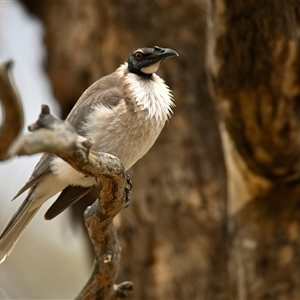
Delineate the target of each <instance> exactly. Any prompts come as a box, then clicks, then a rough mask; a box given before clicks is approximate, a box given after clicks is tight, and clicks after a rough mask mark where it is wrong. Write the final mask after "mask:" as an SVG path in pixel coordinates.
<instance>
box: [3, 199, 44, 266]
mask: <svg viewBox="0 0 300 300" xmlns="http://www.w3.org/2000/svg"><path fill="white" fill-rule="evenodd" d="M30 196H31V195H30V193H29V195H28V196H27V197H26V199H25V200H24V202H23V203H22V204H21V206H20V207H19V209H18V210H17V211H16V212H15V214H14V215H13V216H12V217H11V218H10V220H9V221H8V223H7V224H6V226H5V228H4V229H3V231H2V232H1V233H0V263H2V262H3V261H4V260H5V259H6V257H7V256H8V255H9V254H10V253H11V251H12V250H13V248H14V246H15V244H16V243H17V241H18V239H19V238H20V236H21V234H22V232H23V230H24V229H25V227H26V226H27V224H28V223H29V222H30V220H31V219H32V218H33V216H34V215H35V214H36V213H37V211H38V210H39V208H40V206H39V207H35V208H34V209H30V203H31V201H30Z"/></svg>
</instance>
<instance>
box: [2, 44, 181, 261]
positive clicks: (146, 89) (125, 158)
mask: <svg viewBox="0 0 300 300" xmlns="http://www.w3.org/2000/svg"><path fill="white" fill-rule="evenodd" d="M176 56H179V55H178V53H177V52H176V51H175V50H173V49H170V48H162V47H158V46H154V47H150V48H147V47H142V48H136V49H133V50H132V51H131V52H130V53H129V55H128V58H127V61H125V62H124V63H123V64H121V65H120V66H119V67H118V68H117V69H116V71H114V72H113V73H111V74H109V75H106V76H104V77H102V78H100V79H99V80H97V81H96V82H95V83H93V84H92V85H91V86H90V87H88V88H87V89H86V90H85V91H84V92H83V94H82V95H81V97H80V98H79V99H78V101H77V102H76V104H75V105H74V107H73V108H72V110H71V111H70V113H69V115H68V116H67V118H66V121H67V122H69V123H70V124H72V125H73V126H74V127H75V129H76V130H77V133H78V134H79V135H80V136H82V137H84V138H87V139H92V140H93V141H94V144H93V145H92V147H91V149H92V150H94V151H99V152H100V151H101V152H106V153H109V154H111V155H114V156H116V157H117V158H119V159H120V161H121V162H122V164H123V166H124V168H125V170H126V171H127V170H128V169H130V168H131V167H132V166H133V165H134V164H135V163H136V162H137V161H138V160H139V159H140V158H142V157H143V156H144V155H145V154H146V153H147V152H148V150H149V149H150V148H151V147H152V146H153V144H154V142H155V141H156V139H157V138H158V136H159V134H160V133H161V131H162V129H163V127H164V125H165V123H166V121H167V120H169V119H170V117H171V115H172V113H173V112H172V108H173V107H174V106H175V104H174V99H173V94H172V91H171V89H170V88H169V87H168V86H167V85H166V83H165V81H164V80H163V79H162V78H161V77H159V76H158V75H157V74H156V72H157V70H158V69H159V67H160V66H161V63H162V62H163V61H164V60H165V59H167V58H170V57H176ZM98 185H99V183H98V182H97V180H96V179H95V178H93V177H88V176H85V175H84V174H82V173H80V172H78V171H76V170H75V169H74V168H73V167H71V166H70V165H69V164H68V163H67V162H65V161H64V160H62V159H61V158H59V157H57V156H55V155H52V154H47V153H44V154H42V156H41V159H40V161H39V162H38V163H37V165H36V166H35V168H34V170H33V173H32V175H31V177H30V178H29V180H28V181H27V183H26V184H25V185H24V186H23V187H22V188H21V189H20V191H19V192H18V193H17V194H16V196H15V197H14V199H15V198H17V197H19V196H20V195H21V194H23V193H24V192H25V191H27V190H28V194H27V196H26V198H25V200H24V201H23V202H22V204H21V205H20V207H19V208H18V210H17V211H16V212H15V213H14V215H13V216H12V217H11V218H10V219H9V221H8V223H7V224H6V226H5V227H4V229H3V230H2V232H1V233H0V263H2V262H3V261H4V260H5V259H6V257H7V256H8V255H9V254H10V253H11V251H12V250H13V248H14V246H15V244H16V243H17V241H18V239H19V238H20V236H21V234H22V233H23V231H24V229H25V228H26V226H27V225H28V224H29V222H30V221H31V219H32V218H33V217H34V215H35V214H36V213H37V211H38V210H39V209H40V207H41V206H42V205H43V203H45V202H46V201H47V200H48V199H49V198H51V197H53V196H55V195H56V194H58V193H60V195H59V196H58V198H57V199H56V200H55V202H54V203H53V204H52V205H51V206H50V208H49V209H48V210H47V212H46V213H45V219H46V220H50V219H52V218H54V217H56V216H57V215H58V214H59V213H61V212H62V211H63V210H65V209H66V208H67V207H69V206H70V205H72V204H73V203H75V202H76V201H78V200H79V199H80V198H82V197H83V196H84V195H86V194H87V193H89V192H90V191H92V190H93V189H96V188H97V187H98Z"/></svg>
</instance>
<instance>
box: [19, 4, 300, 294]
mask: <svg viewBox="0 0 300 300" xmlns="http://www.w3.org/2000/svg"><path fill="white" fill-rule="evenodd" d="M24 2H25V3H26V2H27V1H25V0H24ZM32 3H33V2H32V1H28V4H27V5H28V7H29V8H30V9H31V11H32V12H34V13H35V14H36V15H38V16H39V17H40V19H41V20H42V22H43V23H44V25H45V34H46V35H45V43H46V45H47V49H48V61H47V70H48V74H49V76H50V79H51V81H52V84H53V89H54V93H55V95H56V96H57V98H58V100H59V101H60V102H61V103H62V107H63V111H64V115H66V114H67V113H68V111H69V109H70V108H71V107H72V105H73V104H74V102H75V101H76V100H77V99H78V97H79V96H80V94H81V93H82V91H83V90H84V89H85V88H86V87H87V86H88V85H89V84H91V83H92V82H93V81H95V80H96V79H98V78H99V77H101V76H103V75H106V74H108V73H110V72H113V71H114V70H115V69H116V67H117V66H118V65H119V64H120V63H121V62H123V61H124V60H125V59H126V56H127V54H128V52H129V51H130V50H131V49H132V48H135V47H140V46H153V45H159V46H164V47H170V48H173V49H175V50H176V51H178V52H179V54H180V57H179V58H178V59H176V60H175V59H174V60H169V61H167V62H166V63H165V64H164V65H163V66H162V68H161V71H160V73H159V75H161V76H162V77H163V78H164V79H165V80H166V82H167V84H168V85H169V86H170V87H171V88H172V90H173V91H174V96H175V100H176V105H177V107H176V108H175V110H174V116H173V118H172V119H171V121H170V122H169V123H168V124H167V125H166V128H165V129H164V130H163V132H162V134H161V136H160V138H159V139H158V141H157V143H156V144H155V146H154V147H153V149H152V150H151V151H150V152H149V153H148V154H147V156H146V157H145V158H143V159H142V160H141V161H140V162H139V163H138V164H136V165H135V166H134V167H133V168H132V170H130V173H131V175H132V180H133V183H134V189H133V192H132V202H131V204H130V206H129V208H127V209H126V210H124V211H122V212H121V216H120V220H119V223H118V226H119V228H118V233H119V238H120V243H121V245H122V249H123V250H122V260H121V269H120V281H121V280H122V281H123V280H131V281H133V282H134V284H135V285H134V291H133V293H132V294H131V296H130V297H131V298H130V299H159V300H160V299H178V300H179V299H180V300H181V299H297V298H300V291H299V289H300V288H299V286H300V284H299V283H300V280H299V278H300V276H299V275H300V274H299V270H300V263H299V261H300V259H299V257H300V256H299V251H300V250H299V249H300V247H299V246H300V245H299V234H300V232H299V225H300V224H299V220H300V219H299V217H300V209H299V207H300V206H299V197H300V188H299V186H298V179H297V178H298V169H299V158H298V157H299V155H300V154H299V153H300V152H299V149H298V148H299V146H298V144H299V122H298V116H299V104H298V102H299V101H300V97H299V94H300V92H299V89H300V82H299V78H300V74H299V73H300V66H299V64H300V57H299V55H300V51H299V23H300V12H299V4H298V3H297V2H295V1H283V0H282V1H256V0H252V1H251V0H249V1H232V0H228V1H211V2H207V3H204V2H174V1H140V2H137V1H134V2H106V1H105V2H103V1H85V2H80V1H76V2H72V1H61V2H58V1H47V2H42V1H37V2H36V3H35V5H32ZM206 5H208V11H207V16H206V11H205V7H206ZM206 17H207V19H206ZM206 20H207V26H208V30H207V32H208V35H207V38H206V39H205V32H206ZM206 41H207V42H208V43H207V45H206ZM206 47H207V62H206V67H207V70H208V75H209V83H210V88H211V91H212V93H213V98H215V99H214V101H215V102H213V101H211V99H210V96H209V93H208V87H207V82H206V75H205V67H204V65H205V63H204V61H205V59H204V57H205V49H206ZM214 103H215V105H214ZM216 108H217V110H218V112H219V114H220V120H221V121H222V122H221V125H219V126H218V123H219V118H218V117H217V113H216ZM219 132H221V136H222V141H223V149H224V151H223V150H222V146H221V139H220V134H219ZM223 153H224V156H225V161H226V168H227V172H228V180H227V179H226V174H225V165H224V162H223ZM227 189H228V200H227V197H226V195H227ZM85 205H86V204H85ZM81 215H82V212H81Z"/></svg>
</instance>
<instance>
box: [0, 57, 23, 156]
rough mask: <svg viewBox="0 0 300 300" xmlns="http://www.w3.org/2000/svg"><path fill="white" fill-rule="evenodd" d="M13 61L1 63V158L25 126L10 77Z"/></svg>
mask: <svg viewBox="0 0 300 300" xmlns="http://www.w3.org/2000/svg"><path fill="white" fill-rule="evenodd" d="M11 66H12V61H8V62H6V63H4V64H0V100H1V104H2V108H3V123H2V125H1V127H0V141H1V143H0V160H3V159H5V157H6V150H7V149H8V147H9V146H10V145H11V143H12V142H13V141H14V140H15V138H16V137H17V136H18V134H19V132H20V130H21V129H22V127H23V122H24V120H23V110H22V105H21V103H20V100H19V97H18V96H17V94H16V92H15V90H14V88H13V86H12V84H11V81H10V78H9V74H8V72H9V70H10V69H11Z"/></svg>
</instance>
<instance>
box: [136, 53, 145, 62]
mask: <svg viewBox="0 0 300 300" xmlns="http://www.w3.org/2000/svg"><path fill="white" fill-rule="evenodd" d="M143 56H144V55H143V53H142V52H136V53H135V54H134V57H135V59H136V60H141V59H142V58H143Z"/></svg>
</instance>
